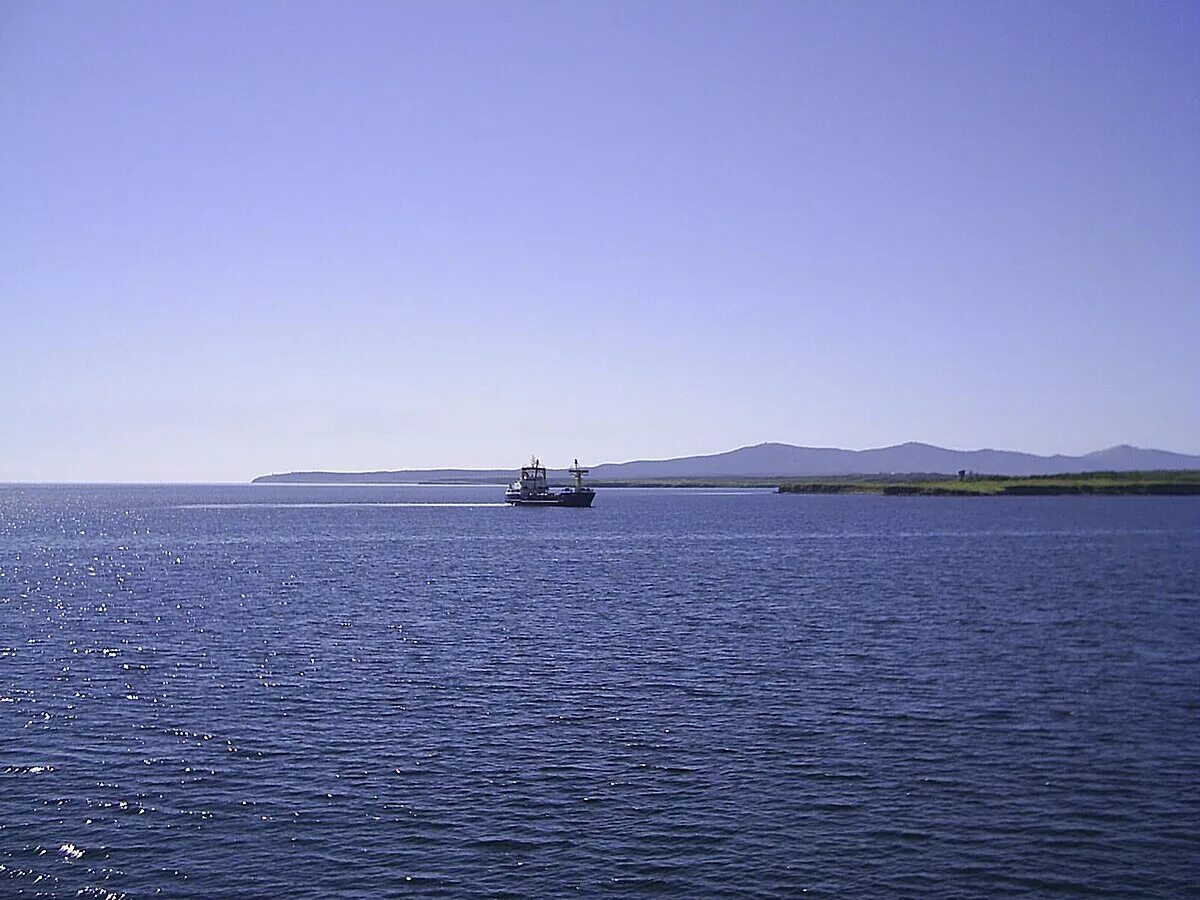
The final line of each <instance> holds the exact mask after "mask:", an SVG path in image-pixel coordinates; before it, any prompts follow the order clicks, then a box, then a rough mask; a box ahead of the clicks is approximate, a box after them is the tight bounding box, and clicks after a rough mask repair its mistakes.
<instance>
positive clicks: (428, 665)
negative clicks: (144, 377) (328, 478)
mask: <svg viewBox="0 0 1200 900" xmlns="http://www.w3.org/2000/svg"><path fill="white" fill-rule="evenodd" d="M502 491H503V488H502V487H500V486H496V487H459V488H434V487H403V486H394V487H393V486H389V487H321V486H290V485H289V486H155V487H136V486H108V487H105V486H94V487H93V486H89V487H81V486H7V487H0V896H14V895H29V896H38V895H43V896H51V897H52V896H63V897H72V896H85V897H88V896H94V897H143V896H149V895H153V894H156V893H160V894H163V895H167V896H172V897H186V896H197V897H199V896H203V897H213V896H241V897H255V896H263V897H267V896H289V897H305V896H312V897H316V896H353V895H358V896H402V895H410V894H411V895H413V896H445V897H461V896H488V897H526V896H563V895H584V896H588V895H606V896H607V895H615V896H621V895H625V896H634V895H637V896H643V895H656V896H675V897H701V896H720V895H727V896H732V895H738V896H758V897H772V896H776V897H794V896H796V895H798V894H800V893H801V892H804V891H808V892H810V893H812V894H815V895H824V896H839V895H840V896H851V895H858V896H877V897H883V896H973V895H975V896H978V895H991V896H1012V895H1019V894H1029V895H1039V896H1044V895H1054V894H1079V895H1082V894H1087V895H1101V894H1108V895H1111V896H1122V897H1124V896H1140V897H1148V896H1163V897H1166V896H1178V895H1181V894H1185V893H1188V892H1191V891H1195V890H1197V889H1198V886H1200V838H1198V837H1197V835H1198V833H1200V498H1147V497H1047V498H1041V497H1028V498H892V497H887V498H885V497H861V496H786V495H776V494H773V493H771V492H768V491H725V490H711V491H703V490H678V489H676V490H637V489H608V490H605V489H601V490H600V491H599V493H598V496H597V499H596V503H595V506H594V508H592V509H588V510H577V509H518V508H510V507H507V506H504V505H503V504H501V503H499V502H498V501H499V500H500V498H501V497H502Z"/></svg>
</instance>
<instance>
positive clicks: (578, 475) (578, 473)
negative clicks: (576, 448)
mask: <svg viewBox="0 0 1200 900" xmlns="http://www.w3.org/2000/svg"><path fill="white" fill-rule="evenodd" d="M567 471H568V472H570V473H571V474H572V475H574V476H575V490H577V491H582V490H583V476H584V475H586V474H587V473H588V470H587V469H584V468H581V467H580V465H579V459H578V458H576V460H575V465H573V466H571V468H569V469H567Z"/></svg>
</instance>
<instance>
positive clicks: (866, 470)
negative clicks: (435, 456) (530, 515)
mask: <svg viewBox="0 0 1200 900" xmlns="http://www.w3.org/2000/svg"><path fill="white" fill-rule="evenodd" d="M515 468H516V466H515V465H514V466H513V467H511V468H506V469H398V470H388V471H382V470H381V471H374V472H318V471H313V472H287V473H283V474H274V475H261V476H259V477H258V478H255V479H254V483H255V484H401V483H408V484H412V483H417V484H503V483H505V482H508V481H510V480H511V479H512V475H513V472H514V471H515ZM591 469H592V473H591V481H592V482H594V483H596V484H600V485H605V484H607V485H609V486H618V485H622V484H625V485H631V484H729V483H743V484H760V485H764V486H779V485H783V484H785V483H792V482H797V481H798V480H799V479H805V478H816V479H821V483H823V484H826V485H828V484H829V483H830V482H829V481H828V480H829V479H830V478H837V477H848V476H856V478H855V481H854V482H853V483H855V484H858V485H859V486H860V489H858V491H857V492H859V493H862V492H864V490H863V489H861V486H862V485H864V484H866V483H867V482H864V481H863V480H862V479H861V476H871V475H885V476H888V478H887V479H886V480H887V482H888V486H889V487H890V488H893V489H889V490H888V491H886V493H900V492H901V491H899V490H898V489H894V488H898V485H899V483H900V482H902V481H904V479H898V478H897V476H904V475H912V473H918V474H919V476H920V477H919V478H918V477H909V478H908V479H907V481H908V482H909V483H912V484H916V483H920V484H926V485H928V484H934V483H939V482H944V481H945V479H946V477H947V476H949V477H952V478H953V479H955V480H954V484H955V485H958V484H960V482H959V481H958V480H957V479H958V473H960V472H961V473H963V475H964V478H965V477H966V474H967V473H981V474H982V475H988V476H1000V477H1004V478H1030V477H1039V476H1051V475H1058V476H1063V475H1068V474H1074V475H1084V474H1087V473H1099V472H1109V473H1121V472H1124V473H1130V472H1141V473H1160V472H1180V471H1184V470H1200V456H1190V455H1187V454H1183V453H1171V452H1168V451H1165V450H1148V449H1143V448H1140V447H1131V446H1129V445H1127V444H1122V445H1119V446H1116V447H1109V448H1108V449H1107V450H1097V451H1095V452H1094V453H1087V454H1084V455H1082V456H1064V455H1055V456H1039V455H1037V454H1033V453H1021V452H1018V451H1013V450H949V449H946V448H945V447H936V446H933V445H932V444H922V443H915V442H912V443H906V444H897V445H895V446H892V447H881V448H878V449H873V450H842V449H837V448H832V447H798V446H794V445H792V444H779V443H765V444H755V445H754V446H750V447H741V448H739V449H737V450H730V451H728V452H726V453H716V454H712V455H708V456H684V457H678V458H675V459H659V460H635V461H632V462H624V463H603V464H600V465H595V466H592V467H591ZM549 475H550V477H551V479H552V480H562V481H565V480H566V478H567V473H566V470H565V469H564V470H551V471H550V473H549ZM1125 480H1126V481H1128V480H1129V479H1125ZM1175 481H1176V482H1179V479H1175ZM878 483H880V484H882V483H883V482H878ZM972 483H973V484H976V485H979V484H982V483H983V482H982V481H981V480H980V479H978V478H976V479H975V481H973V482H972ZM1007 487H1009V488H1015V487H1016V485H1008V486H1007ZM956 490H968V489H966V488H956ZM1114 490H1115V489H1114ZM808 492H812V491H811V490H810V491H808ZM824 492H830V491H824ZM873 492H877V493H885V491H883V490H882V489H881V490H879V491H873ZM910 492H912V493H919V492H921V491H917V490H913V491H910ZM970 492H971V493H976V494H978V493H983V492H984V491H982V490H974V489H970ZM1010 492H1011V491H1010ZM1121 492H1122V493H1124V492H1125V491H1121ZM993 493H994V491H993Z"/></svg>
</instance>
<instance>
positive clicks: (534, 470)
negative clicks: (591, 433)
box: [504, 457, 596, 507]
mask: <svg viewBox="0 0 1200 900" xmlns="http://www.w3.org/2000/svg"><path fill="white" fill-rule="evenodd" d="M567 471H568V472H570V473H571V475H572V476H573V477H574V478H575V483H574V484H573V485H571V486H570V487H566V488H563V489H562V490H561V491H553V490H551V489H550V483H549V481H547V479H546V467H545V466H543V465H542V464H541V461H540V460H538V459H537V457H534V458H533V459H531V460H530V461H529V465H527V466H521V477H520V478H518V479H517V480H516V481H514V482H513V483H512V484H510V485H509V486H508V490H506V491H505V492H504V500H505V502H506V503H511V504H512V505H513V506H576V507H582V506H591V505H592V501H593V500H594V499H596V492H595V491H593V490H592V489H591V488H590V487H587V486H586V485H584V483H583V476H584V475H586V474H587V473H588V470H587V469H585V468H583V467H581V466H580V465H579V460H575V465H573V466H571V468H569V469H568V470H567Z"/></svg>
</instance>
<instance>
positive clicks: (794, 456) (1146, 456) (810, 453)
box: [592, 442, 1200, 480]
mask: <svg viewBox="0 0 1200 900" xmlns="http://www.w3.org/2000/svg"><path fill="white" fill-rule="evenodd" d="M1197 468H1200V456H1186V455H1184V454H1182V453H1168V452H1166V451H1163V450H1142V449H1139V448H1137V447H1130V446H1128V445H1121V446H1119V447H1110V448H1109V449H1107V450H1098V451H1096V452H1094V453H1088V454H1085V455H1083V456H1062V455H1058V456H1037V455H1036V454H1033V453H1020V452H1017V451H1014V450H947V449H946V448H944V447H935V446H933V445H932V444H921V443H915V442H912V443H907V444H897V445H896V446H894V447H881V448H879V449H876V450H839V449H836V448H832V447H795V446H793V445H791V444H770V443H768V444H755V445H754V446H753V447H742V448H740V449H738V450H730V451H729V452H727V453H717V454H714V455H712V456H688V457H683V458H680V459H666V460H638V461H636V462H627V463H615V464H606V465H600V466H596V467H594V468H593V469H592V478H593V479H595V480H603V479H608V480H630V479H643V478H687V477H712V478H717V477H768V476H775V475H783V476H791V475H877V474H891V473H909V472H930V473H945V474H951V473H954V472H957V471H958V470H960V469H967V470H968V471H971V472H981V473H985V474H988V475H1059V474H1064V473H1068V472H1101V471H1137V470H1147V469H1197Z"/></svg>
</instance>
